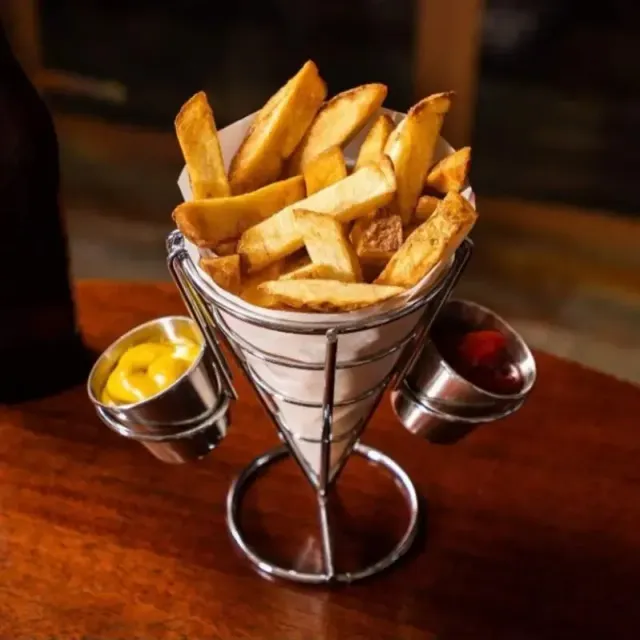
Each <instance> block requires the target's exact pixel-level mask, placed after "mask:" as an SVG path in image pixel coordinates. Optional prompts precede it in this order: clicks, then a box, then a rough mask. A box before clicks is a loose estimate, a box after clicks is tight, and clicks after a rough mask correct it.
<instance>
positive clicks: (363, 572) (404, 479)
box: [227, 444, 419, 584]
mask: <svg viewBox="0 0 640 640" xmlns="http://www.w3.org/2000/svg"><path fill="white" fill-rule="evenodd" d="M353 453H355V454H356V455H359V456H362V457H363V458H365V459H367V460H369V461H370V462H372V463H374V464H376V465H379V466H381V467H384V468H385V469H386V470H387V471H389V472H390V473H391V474H392V475H393V476H394V478H395V480H396V481H397V485H398V487H399V488H400V489H401V491H402V493H403V496H404V498H405V500H406V502H407V506H408V508H409V522H408V523H407V528H406V529H405V532H404V534H403V535H402V537H401V538H400V540H399V541H398V543H397V544H396V546H395V547H394V549H393V550H392V551H391V552H390V553H389V554H387V555H386V556H385V557H384V558H381V559H380V560H378V561H376V562H375V563H373V564H371V565H369V566H367V567H364V568H362V569H360V570H358V571H353V572H339V571H336V570H335V567H334V566H333V551H332V548H331V526H330V521H329V520H328V518H327V512H326V501H325V502H322V501H321V500H320V499H319V505H320V506H319V519H320V530H321V532H322V540H323V556H324V568H323V571H321V572H319V573H310V572H309V573H307V572H302V571H297V570H295V569H288V568H285V567H281V566H278V565H276V564H274V563H273V562H271V561H269V560H266V559H264V558H263V557H262V556H261V555H260V554H258V553H257V552H256V551H255V550H254V549H252V548H251V546H250V545H249V544H248V543H247V541H246V540H245V537H244V535H243V533H242V530H241V528H240V510H241V507H242V497H243V494H244V491H245V489H246V488H247V486H248V485H249V484H250V483H251V482H252V481H253V480H254V479H255V478H256V477H257V476H259V474H260V473H261V472H262V471H264V470H265V468H266V467H268V466H270V465H272V464H275V463H276V462H279V461H280V460H282V459H283V458H285V457H286V456H288V455H291V454H290V452H289V451H288V449H287V447H278V448H276V449H272V450H271V451H268V452H267V453H265V454H263V455H261V456H259V457H257V458H256V459H255V460H253V462H251V464H249V466H248V467H246V468H245V469H244V471H242V473H241V474H240V475H239V476H238V477H237V478H236V479H235V480H234V482H233V484H232V485H231V488H230V489H229V493H228V495H227V524H228V527H229V532H230V534H231V537H232V538H233V540H234V542H235V543H236V545H237V546H238V548H239V549H240V550H241V551H242V552H243V553H244V555H245V556H246V557H247V558H248V559H249V561H250V562H251V563H252V564H253V565H254V566H255V567H256V568H257V569H258V571H260V572H261V573H263V574H265V575H267V576H270V577H274V578H283V579H285V580H292V581H294V582H301V583H305V584H327V583H331V582H338V583H350V582H356V581H357V580H363V579H365V578H370V577H371V576H374V575H376V574H377V573H380V572H381V571H384V570H385V569H387V568H389V567H390V566H391V565H393V564H395V563H396V562H397V561H398V560H399V559H400V558H401V557H402V556H403V555H404V554H405V553H406V552H407V551H408V550H409V549H410V548H411V545H412V544H413V541H414V540H415V537H416V533H417V531H418V514H419V503H418V492H417V491H416V488H415V486H414V484H413V482H411V479H410V478H409V476H408V475H407V473H406V472H405V471H404V470H403V469H402V467H400V465H399V464H398V463H397V462H395V461H394V460H392V459H391V458H389V456H386V455H385V454H383V453H381V452H380V451H377V450H376V449H373V448H372V447H367V446H365V445H363V444H357V445H356V446H355V447H354V449H353ZM327 545H328V547H327Z"/></svg>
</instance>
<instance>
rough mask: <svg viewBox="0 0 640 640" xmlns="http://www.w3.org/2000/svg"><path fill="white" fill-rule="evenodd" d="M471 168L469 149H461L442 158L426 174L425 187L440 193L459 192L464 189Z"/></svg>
mask: <svg viewBox="0 0 640 640" xmlns="http://www.w3.org/2000/svg"><path fill="white" fill-rule="evenodd" d="M470 166H471V147H462V149H458V150H457V151H455V152H454V153H452V154H451V155H448V156H447V157H446V158H443V159H442V160H440V162H438V163H437V164H436V165H435V166H434V167H432V168H431V170H430V171H429V172H428V173H427V177H426V179H425V186H426V187H431V188H432V189H435V190H436V191H439V192H440V193H449V191H460V190H461V189H462V187H464V185H465V183H466V181H467V176H468V175H469V167H470Z"/></svg>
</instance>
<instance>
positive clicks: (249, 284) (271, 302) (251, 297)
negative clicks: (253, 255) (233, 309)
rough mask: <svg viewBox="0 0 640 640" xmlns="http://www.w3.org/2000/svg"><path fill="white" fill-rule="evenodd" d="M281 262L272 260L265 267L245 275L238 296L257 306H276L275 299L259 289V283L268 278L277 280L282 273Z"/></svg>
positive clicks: (268, 279) (267, 280)
mask: <svg viewBox="0 0 640 640" xmlns="http://www.w3.org/2000/svg"><path fill="white" fill-rule="evenodd" d="M282 269H283V263H282V262H274V263H273V264H270V265H269V266H268V267H267V268H266V269H262V271H258V272H257V273H253V274H251V275H250V276H245V277H244V278H243V282H242V289H241V291H240V297H241V298H242V299H243V300H244V301H245V302H249V303H250V304H255V305H256V306H257V307H266V308H267V309H269V308H272V307H274V306H276V304H277V303H276V300H275V299H274V298H273V297H272V296H270V295H269V294H268V293H265V292H264V291H261V290H260V285H261V284H262V283H263V282H269V281H270V280H277V279H278V278H279V277H280V274H281V273H282Z"/></svg>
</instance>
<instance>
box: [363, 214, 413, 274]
mask: <svg viewBox="0 0 640 640" xmlns="http://www.w3.org/2000/svg"><path fill="white" fill-rule="evenodd" d="M401 246H402V218H400V216H399V215H392V216H384V217H379V218H376V219H374V220H371V221H370V222H369V224H368V226H367V227H366V228H365V229H364V230H363V232H362V235H361V236H360V238H359V240H358V244H357V245H356V253H357V255H358V257H359V258H361V259H362V260H364V261H371V262H382V263H386V262H388V261H389V260H390V259H391V257H392V256H393V254H394V253H395V252H396V251H398V249H400V247H401Z"/></svg>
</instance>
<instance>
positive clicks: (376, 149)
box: [355, 113, 394, 171]
mask: <svg viewBox="0 0 640 640" xmlns="http://www.w3.org/2000/svg"><path fill="white" fill-rule="evenodd" d="M393 127H394V125H393V120H392V119H391V118H390V117H389V116H388V115H387V114H386V113H383V114H382V115H381V116H379V117H378V119H377V120H376V121H375V122H374V123H373V126H372V127H371V129H369V133H368V134H367V137H366V138H365V139H364V142H363V143H362V146H361V147H360V151H359V152H358V159H357V160H356V166H355V171H357V170H358V169H362V167H364V166H365V165H366V164H378V163H379V162H380V160H381V159H382V156H383V155H384V146H385V144H386V143H387V140H388V139H389V136H390V135H391V132H392V131H393Z"/></svg>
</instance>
